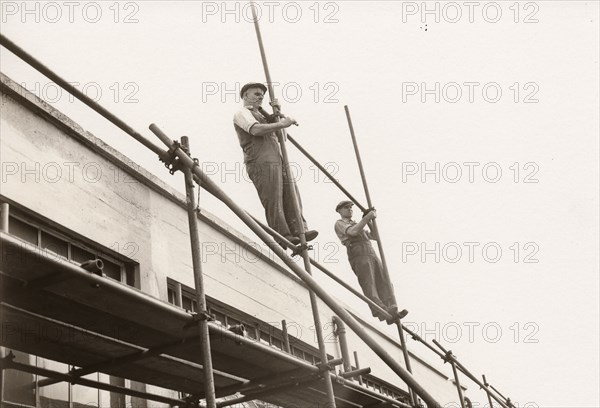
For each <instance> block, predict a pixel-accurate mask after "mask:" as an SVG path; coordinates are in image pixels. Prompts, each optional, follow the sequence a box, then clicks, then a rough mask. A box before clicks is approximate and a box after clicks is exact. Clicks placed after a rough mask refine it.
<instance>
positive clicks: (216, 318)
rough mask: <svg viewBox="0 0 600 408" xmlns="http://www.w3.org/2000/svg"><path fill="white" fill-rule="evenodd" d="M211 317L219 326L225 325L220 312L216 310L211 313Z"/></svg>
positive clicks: (223, 316) (224, 318)
mask: <svg viewBox="0 0 600 408" xmlns="http://www.w3.org/2000/svg"><path fill="white" fill-rule="evenodd" d="M212 313H213V315H214V316H215V320H216V321H217V322H220V323H221V324H223V325H225V324H226V323H225V322H226V317H225V315H224V314H223V313H221V312H217V311H216V310H213V311H212Z"/></svg>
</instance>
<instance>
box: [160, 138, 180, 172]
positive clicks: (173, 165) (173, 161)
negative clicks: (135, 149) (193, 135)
mask: <svg viewBox="0 0 600 408" xmlns="http://www.w3.org/2000/svg"><path fill="white" fill-rule="evenodd" d="M177 149H182V150H183V147H182V146H181V144H180V143H179V142H178V141H177V140H173V143H172V144H171V147H169V150H168V151H167V154H168V155H169V157H168V159H166V160H163V158H162V157H159V160H160V161H161V162H163V163H165V167H166V168H167V169H169V173H170V174H171V175H173V174H175V173H176V172H177V171H178V170H181V164H180V162H179V159H178V158H177V155H176V154H175V151H176V150H177Z"/></svg>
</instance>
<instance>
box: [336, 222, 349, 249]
mask: <svg viewBox="0 0 600 408" xmlns="http://www.w3.org/2000/svg"><path fill="white" fill-rule="evenodd" d="M351 226H352V223H350V222H347V221H344V220H337V221H336V222H335V233H336V234H337V236H338V238H339V239H340V241H342V244H344V245H345V244H346V241H348V238H349V237H348V234H347V231H348V228H350V227H351Z"/></svg>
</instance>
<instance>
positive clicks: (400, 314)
mask: <svg viewBox="0 0 600 408" xmlns="http://www.w3.org/2000/svg"><path fill="white" fill-rule="evenodd" d="M387 312H388V313H389V314H391V315H392V318H391V319H389V320H386V322H387V324H394V323H396V320H398V319H403V318H405V317H406V315H407V314H408V310H406V309H402V310H401V311H398V306H396V305H392V306H388V308H387Z"/></svg>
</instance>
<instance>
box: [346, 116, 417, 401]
mask: <svg viewBox="0 0 600 408" xmlns="http://www.w3.org/2000/svg"><path fill="white" fill-rule="evenodd" d="M344 110H345V111H346V118H347V119H348V127H349V129H350V136H351V137H352V145H353V146H354V153H355V154H356V162H357V163H358V169H359V171H360V177H361V179H362V184H363V187H364V189H365V197H366V199H367V207H368V208H373V203H372V201H371V194H370V193H369V186H368V184H367V176H366V175H365V169H364V167H363V164H362V160H361V158H360V151H359V149H358V142H357V141H356V134H355V133H354V126H353V125H352V118H351V117H350V109H348V105H344ZM372 226H373V232H374V235H375V239H376V240H377V248H378V249H379V255H380V257H381V265H382V266H383V273H384V276H385V279H386V280H387V282H388V285H389V287H390V293H391V294H392V298H393V302H394V304H396V305H397V301H396V294H395V293H394V285H392V281H391V279H390V274H389V272H388V268H387V263H386V261H385V254H384V252H383V245H382V244H381V237H380V235H379V229H378V228H377V221H376V220H373V221H372ZM396 326H397V327H398V336H399V337H400V344H401V345H402V354H403V356H404V363H405V364H406V370H408V372H409V373H411V374H412V367H411V364H410V357H409V355H408V348H407V346H406V338H405V337H404V330H403V328H402V322H401V320H400V319H399V318H397V319H396ZM409 389H410V398H411V400H412V403H413V405H414V406H417V398H416V395H415V393H414V391H413V390H412V389H411V388H409Z"/></svg>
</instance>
